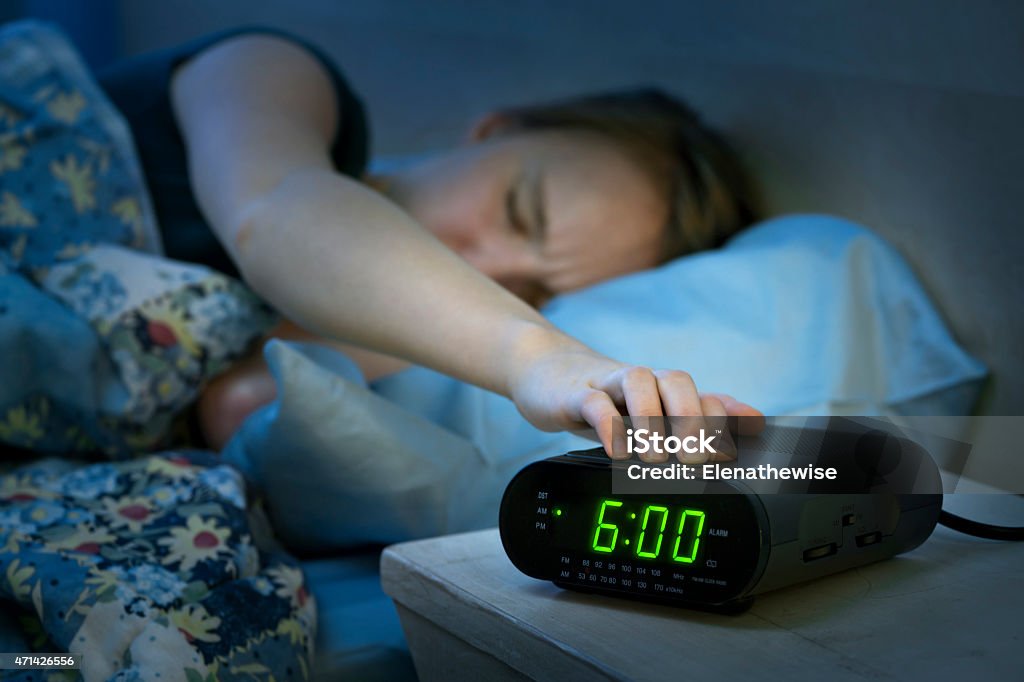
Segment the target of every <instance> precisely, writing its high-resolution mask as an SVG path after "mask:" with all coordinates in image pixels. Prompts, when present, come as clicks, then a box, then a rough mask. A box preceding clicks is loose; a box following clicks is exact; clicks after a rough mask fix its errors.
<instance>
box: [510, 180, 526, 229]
mask: <svg viewBox="0 0 1024 682" xmlns="http://www.w3.org/2000/svg"><path fill="white" fill-rule="evenodd" d="M521 186H522V183H520V182H516V183H514V184H513V185H511V186H510V187H509V188H508V192H506V194H505V215H506V218H507V219H508V224H509V225H510V226H511V227H512V230H513V231H514V232H515V233H516V234H520V235H522V236H524V237H525V236H528V234H529V231H528V230H527V228H526V224H525V223H524V222H523V217H522V215H521V214H520V213H519V188H520V187H521Z"/></svg>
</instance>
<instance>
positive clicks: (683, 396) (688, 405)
mask: <svg viewBox="0 0 1024 682" xmlns="http://www.w3.org/2000/svg"><path fill="white" fill-rule="evenodd" d="M654 376H655V377H656V378H657V379H658V392H659V393H660V394H661V404H662V405H664V406H665V416H666V417H699V416H701V415H702V414H703V410H702V409H701V402H700V394H699V393H698V392H697V384H695V383H694V382H693V377H691V376H690V375H689V374H688V373H687V372H683V371H682V370H678V369H660V370H658V371H657V372H655V373H654Z"/></svg>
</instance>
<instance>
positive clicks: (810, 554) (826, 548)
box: [804, 542, 836, 561]
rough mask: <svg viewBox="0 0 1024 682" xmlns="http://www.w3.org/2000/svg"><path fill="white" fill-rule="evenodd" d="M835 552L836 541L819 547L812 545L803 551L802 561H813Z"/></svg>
mask: <svg viewBox="0 0 1024 682" xmlns="http://www.w3.org/2000/svg"><path fill="white" fill-rule="evenodd" d="M835 553H836V543H834V542H830V543H828V544H827V545H821V546H820V547H812V548H810V549H808V550H805V551H804V561H814V560H815V559H821V558H824V557H827V556H832V555H833V554H835Z"/></svg>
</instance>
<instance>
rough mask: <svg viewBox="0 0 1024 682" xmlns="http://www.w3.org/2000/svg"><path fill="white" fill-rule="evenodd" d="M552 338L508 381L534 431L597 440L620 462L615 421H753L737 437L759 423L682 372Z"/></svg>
mask: <svg viewBox="0 0 1024 682" xmlns="http://www.w3.org/2000/svg"><path fill="white" fill-rule="evenodd" d="M551 336H552V337H553V338H551V337H549V338H548V339H535V340H533V341H532V342H530V343H529V344H528V347H527V348H526V349H525V351H524V352H523V354H522V356H521V357H522V360H521V361H520V362H519V363H517V367H516V369H515V370H514V371H513V376H512V377H511V379H510V381H509V396H510V397H511V398H512V400H513V401H514V402H515V404H516V407H517V408H519V412H520V413H521V414H522V415H523V416H524V417H526V419H528V420H529V421H530V423H532V424H533V425H534V426H536V427H537V428H540V429H543V430H545V431H558V430H571V431H582V432H583V433H584V435H589V436H591V437H593V436H594V435H596V436H597V439H598V440H599V441H600V442H601V444H602V445H603V446H604V448H605V452H607V453H608V455H609V457H623V456H627V455H626V453H625V452H624V451H623V449H622V448H621V447H620V448H615V447H613V442H612V437H613V428H612V427H613V417H621V416H631V417H660V416H671V417H695V418H697V419H695V420H694V422H693V429H694V431H696V430H697V429H699V428H700V426H701V425H702V424H703V419H702V418H704V417H719V418H724V417H748V418H751V419H745V420H741V424H742V425H743V428H742V431H741V432H748V431H754V432H756V431H759V430H760V427H761V426H762V425H763V419H764V415H763V414H761V412H760V411H758V410H757V409H755V408H753V407H751V406H750V405H747V404H746V403H743V402H740V401H739V400H736V399H735V398H733V397H732V396H728V395H725V394H721V393H700V392H699V391H698V390H697V386H696V385H695V384H694V382H693V378H692V377H690V375H689V374H687V373H686V372H683V371H679V370H652V369H650V368H648V367H640V366H636V365H627V364H624V363H621V362H617V361H615V360H612V359H611V358H608V357H606V356H603V355H601V354H600V353H597V352H595V351H593V350H591V349H589V348H587V347H586V346H584V345H582V344H580V343H578V342H576V341H574V340H573V339H571V338H569V337H566V336H563V335H561V334H558V333H557V332H553V334H552V335H551ZM680 454H682V453H680ZM687 461H689V460H687Z"/></svg>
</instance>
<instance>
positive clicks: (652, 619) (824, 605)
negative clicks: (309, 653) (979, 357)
mask: <svg viewBox="0 0 1024 682" xmlns="http://www.w3.org/2000/svg"><path fill="white" fill-rule="evenodd" d="M381 574H382V580H383V586H384V591H385V592H386V593H387V594H388V595H390V596H391V598H392V599H394V601H395V603H396V605H397V607H398V611H399V614H400V616H401V620H402V626H403V628H404V630H405V633H406V637H407V639H408V642H409V646H410V649H411V651H412V654H413V658H414V659H415V662H416V669H417V672H418V674H419V676H420V678H421V679H422V680H425V681H429V680H446V681H447V680H473V681H474V682H483V681H484V680H487V681H490V680H493V679H525V678H534V679H540V680H557V681H558V682H568V681H569V680H583V679H586V680H604V679H637V680H666V679H691V680H765V679H778V680H787V681H790V682H793V681H797V680H808V681H811V680H813V681H814V682H820V680H823V679H828V680H830V681H832V680H879V679H897V680H909V679H913V680H957V681H958V682H961V681H962V680H964V679H975V678H976V676H977V675H979V674H983V676H984V679H990V680H1011V679H1022V677H1021V675H1024V638H1022V635H1021V634H1020V633H1021V632H1022V628H1021V625H1020V623H1021V619H1022V618H1024V544H1022V543H1016V544H1015V543H997V542H990V541H985V540H977V539H974V538H970V537H967V536H964V535H960V534H957V533H954V532H952V531H949V530H947V529H945V528H937V529H936V531H935V533H934V535H933V536H932V537H931V538H930V539H929V540H928V541H927V542H926V543H925V544H924V545H922V546H921V547H920V548H918V549H917V550H915V551H913V552H911V553H909V554H906V555H903V556H900V557H897V558H895V559H891V560H889V561H884V562H881V563H878V564H874V565H871V566H868V567H865V568H861V569H857V570H853V571H848V572H846V573H840V574H837V575H834V576H830V577H828V578H824V579H821V580H818V581H815V582H811V583H807V584H804V585H800V586H797V587H793V588H789V589H785V590H781V591H777V592H773V593H769V594H766V595H763V596H761V597H759V598H758V599H757V601H756V602H755V604H754V606H753V608H752V609H751V610H750V611H748V612H746V613H744V614H742V615H739V616H727V615H716V614H710V613H703V612H697V611H691V610H686V609H677V608H670V607H660V606H652V605H645V604H639V603H634V602H628V601H624V600H620V599H613V598H602V597H598V596H593V595H585V594H579V593H575V592H570V591H566V590H562V589H559V588H557V587H555V586H554V585H552V584H550V583H545V582H539V581H537V580H534V579H532V578H528V577H527V576H525V575H522V574H521V573H519V572H518V571H517V570H516V569H515V568H514V567H513V566H512V564H511V563H510V562H509V560H508V558H507V557H506V556H505V553H504V551H503V550H502V548H501V541H500V539H499V537H498V531H497V530H486V531H480V532H475V533H466V534H462V535H451V536H446V537H441V538H436V539H431V540H421V541H416V542H408V543H404V544H400V545H394V546H392V547H390V548H388V549H387V550H385V552H384V555H383V557H382V559H381Z"/></svg>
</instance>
